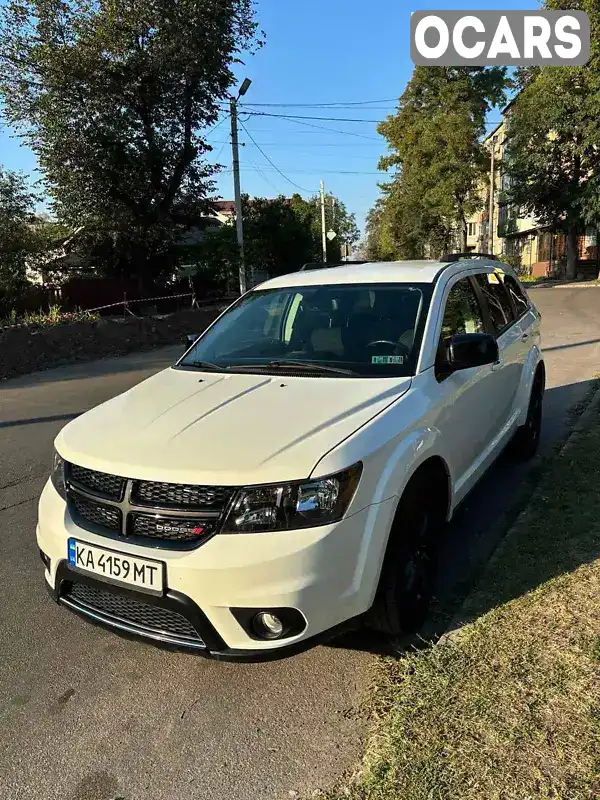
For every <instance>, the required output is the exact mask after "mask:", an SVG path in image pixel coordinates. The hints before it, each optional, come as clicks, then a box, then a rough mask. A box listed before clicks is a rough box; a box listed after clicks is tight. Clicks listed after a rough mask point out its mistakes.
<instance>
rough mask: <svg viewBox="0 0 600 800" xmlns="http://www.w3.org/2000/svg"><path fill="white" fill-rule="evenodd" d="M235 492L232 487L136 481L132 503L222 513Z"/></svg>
mask: <svg viewBox="0 0 600 800" xmlns="http://www.w3.org/2000/svg"><path fill="white" fill-rule="evenodd" d="M234 491H235V490H234V489H233V488H232V487H230V486H190V485H187V484H183V483H157V482H155V481H134V483H133V490H132V493H131V501H132V503H135V504H136V505H144V506H153V507H157V508H169V509H170V508H181V509H186V510H194V509H196V508H197V509H202V510H203V511H221V510H222V509H223V508H225V506H226V505H227V503H228V502H229V500H230V499H231V496H232V495H233V492H234Z"/></svg>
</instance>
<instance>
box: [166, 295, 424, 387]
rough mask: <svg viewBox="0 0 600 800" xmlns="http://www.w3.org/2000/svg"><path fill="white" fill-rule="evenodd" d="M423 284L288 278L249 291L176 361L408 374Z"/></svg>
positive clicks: (418, 325) (343, 373)
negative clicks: (289, 282)
mask: <svg viewBox="0 0 600 800" xmlns="http://www.w3.org/2000/svg"><path fill="white" fill-rule="evenodd" d="M430 290H431V287H430V286H429V284H404V283H391V284H381V283H377V284H368V285H367V284H350V285H330V286H294V287H289V288H283V289H266V290H262V291H261V290H258V291H255V292H250V293H249V294H247V295H245V296H244V297H243V298H242V299H241V300H240V301H239V302H238V303H236V305H234V306H233V307H232V308H231V309H230V310H229V311H228V312H226V313H225V314H224V315H223V316H222V317H221V318H220V319H219V320H218V321H217V322H216V323H215V324H214V325H213V326H212V328H210V329H209V330H207V331H206V333H205V334H204V335H203V336H202V337H201V338H200V339H199V340H198V341H197V342H196V344H195V345H194V347H193V348H192V349H191V350H190V351H189V352H188V353H187V354H186V355H185V356H184V358H183V359H182V360H181V361H180V362H179V364H178V365H177V366H178V367H188V368H199V369H202V368H210V369H219V370H220V371H221V370H222V371H232V372H235V371H258V372H261V373H262V372H273V373H274V374H275V373H276V372H277V370H285V371H290V370H294V369H295V368H297V370H298V371H299V372H300V371H302V372H303V373H304V374H306V373H309V374H313V373H314V374H318V375H331V376H334V375H337V376H338V377H344V376H351V377H356V376H361V377H390V376H396V375H397V376H407V375H413V374H414V368H415V365H416V362H417V358H418V353H419V347H420V340H421V336H422V327H423V325H424V319H425V316H426V313H427V309H426V305H427V302H428V300H427V299H428V295H429V292H430Z"/></svg>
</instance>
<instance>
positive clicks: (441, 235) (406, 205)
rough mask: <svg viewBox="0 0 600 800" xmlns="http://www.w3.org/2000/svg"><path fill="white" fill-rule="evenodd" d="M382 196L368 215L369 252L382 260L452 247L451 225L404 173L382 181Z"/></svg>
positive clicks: (413, 255) (421, 254)
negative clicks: (429, 206)
mask: <svg viewBox="0 0 600 800" xmlns="http://www.w3.org/2000/svg"><path fill="white" fill-rule="evenodd" d="M380 189H381V192H382V196H381V197H379V198H378V199H377V201H376V203H375V206H374V208H373V209H372V210H371V212H370V213H369V214H368V216H367V223H366V232H367V252H368V254H369V258H372V259H376V260H381V261H395V260H403V259H414V258H417V259H418V258H425V257H426V256H430V255H441V254H442V253H444V252H447V251H448V250H450V249H451V247H450V245H451V241H452V237H453V228H452V224H451V223H450V224H448V222H447V221H445V220H444V219H443V218H440V217H439V216H437V215H436V214H435V213H431V212H430V211H429V210H428V209H427V208H425V207H424V206H423V204H422V203H421V202H420V198H419V195H418V192H417V191H416V188H415V190H411V189H410V188H409V187H407V186H406V183H405V181H404V179H403V175H398V176H396V177H395V178H394V179H393V180H392V181H390V182H389V183H385V184H380Z"/></svg>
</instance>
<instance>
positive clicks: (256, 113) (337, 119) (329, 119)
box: [246, 111, 381, 125]
mask: <svg viewBox="0 0 600 800" xmlns="http://www.w3.org/2000/svg"><path fill="white" fill-rule="evenodd" d="M246 114H248V115H249V116H251V117H280V118H283V119H316V120H321V121H322V122H368V123H369V124H373V125H378V124H379V123H380V122H381V120H380V119H353V118H352V117H307V116H305V115H303V114H273V113H272V112H270V111H246Z"/></svg>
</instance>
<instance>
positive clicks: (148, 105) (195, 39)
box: [0, 0, 260, 285]
mask: <svg viewBox="0 0 600 800" xmlns="http://www.w3.org/2000/svg"><path fill="white" fill-rule="evenodd" d="M257 36H258V33H257V26H256V22H255V21H254V7H253V0H218V2H216V1H215V0H179V2H177V3H173V2H171V0H136V2H135V3H131V2H129V0H113V1H112V2H110V3H104V2H101V0H69V2H59V0H8V1H7V3H6V4H5V5H4V6H2V8H0V76H1V77H0V94H1V95H2V100H3V103H4V111H5V115H6V118H7V119H8V121H9V122H10V123H12V124H13V125H15V126H17V127H18V128H19V129H20V130H21V131H22V132H23V134H24V136H25V140H26V141H27V143H28V144H29V145H30V146H31V148H32V149H33V150H34V152H35V153H36V155H37V157H38V159H39V163H40V167H41V169H42V171H43V174H44V177H45V181H46V183H47V188H48V191H49V193H50V195H51V197H52V198H53V201H54V210H55V212H56V214H57V215H58V217H59V218H60V219H62V220H64V221H66V222H67V223H69V224H72V225H73V226H79V225H85V226H86V232H88V233H89V234H90V235H91V236H92V238H93V239H94V241H95V242H96V245H97V246H104V247H105V248H107V249H110V250H111V251H112V253H113V265H114V268H115V269H116V270H120V271H121V272H123V273H124V274H129V275H133V276H135V277H136V278H137V279H138V280H139V282H140V284H144V283H145V284H146V285H147V284H149V283H151V282H152V281H153V280H154V279H159V278H161V277H164V276H165V275H166V274H168V273H169V271H170V269H171V267H172V264H171V262H170V258H169V257H170V255H171V254H172V252H173V244H174V242H175V241H176V240H177V238H178V237H179V236H180V235H181V233H183V232H184V231H186V230H188V229H189V228H190V227H192V226H193V225H194V224H195V223H196V222H197V220H198V218H199V217H200V216H201V215H202V214H203V213H205V212H206V210H207V208H208V206H209V197H210V195H211V192H212V189H213V184H212V181H211V176H212V174H213V173H214V171H215V168H214V167H211V166H209V165H208V164H207V162H206V159H205V155H206V153H207V151H209V150H210V149H211V148H210V145H209V144H208V143H207V141H206V139H205V132H206V130H207V128H208V127H209V126H212V125H214V124H215V123H216V122H217V120H218V116H219V113H220V110H221V107H220V105H219V103H220V101H223V100H225V99H226V97H227V92H228V89H229V87H230V86H231V85H232V83H233V81H234V75H233V73H232V71H231V66H232V64H233V63H234V62H235V61H236V60H239V57H240V54H241V53H242V52H243V51H245V50H252V49H253V48H254V47H256V46H257V45H260V41H259V40H258V38H257ZM102 243H104V244H103V245H102Z"/></svg>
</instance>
